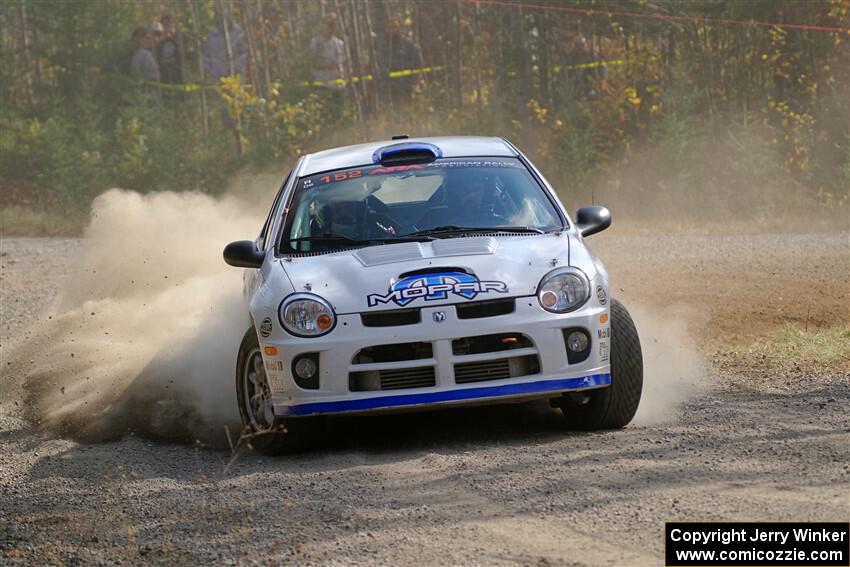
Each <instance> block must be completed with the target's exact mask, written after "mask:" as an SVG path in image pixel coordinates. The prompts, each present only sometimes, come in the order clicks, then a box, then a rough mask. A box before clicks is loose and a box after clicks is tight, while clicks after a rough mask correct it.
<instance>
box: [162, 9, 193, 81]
mask: <svg viewBox="0 0 850 567" xmlns="http://www.w3.org/2000/svg"><path fill="white" fill-rule="evenodd" d="M162 27H163V34H162V39H161V40H160V42H159V43H158V44H157V46H156V61H157V64H159V74H160V76H161V77H162V82H163V83H168V84H171V85H182V84H183V83H184V82H185V81H184V76H183V66H184V64H185V61H186V52H185V50H184V41H183V33H182V32H179V31H177V26H176V24H175V22H174V16H172V15H171V14H165V15H163V16H162Z"/></svg>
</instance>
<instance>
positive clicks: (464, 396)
mask: <svg viewBox="0 0 850 567" xmlns="http://www.w3.org/2000/svg"><path fill="white" fill-rule="evenodd" d="M438 312H440V313H441V314H442V316H441V317H435V315H434V314H435V313H438ZM608 316H609V313H608V306H607V305H606V306H601V305H597V304H595V298H594V302H592V303H588V304H587V305H586V306H585V307H583V308H582V309H580V310H578V311H576V312H573V313H567V314H564V315H557V314H553V313H549V312H546V311H544V310H543V309H542V308H541V307H540V306H539V304H538V302H537V298H536V297H518V298H516V303H515V311H514V312H513V313H510V314H506V315H498V316H493V317H485V318H477V319H458V318H457V315H456V312H455V309H454V306H453V305H441V306H436V307H430V306H429V307H422V308H421V320H420V322H419V323H417V324H412V325H402V326H392V327H365V326H364V325H363V324H362V322H361V319H360V315H359V314H348V315H340V316H339V317H338V320H337V324H336V327H335V329H334V330H333V331H332V332H331V333H330V334H328V335H327V336H324V337H321V338H317V339H301V338H297V337H292V336H289V335H286V334H285V333H283V332H281V333H279V334H276V336H272V337H270V338H267V339H261V344H262V345H263V346H274V347H276V348H277V351H278V354H277V355H276V356H268V355H264V358H265V366H266V372H267V375H268V378H269V385H270V387H271V391H272V404H273V406H274V410H275V414H276V415H278V416H305V415H317V414H331V413H376V412H381V411H388V410H412V409H415V408H418V407H422V406H427V407H431V406H443V405H458V404H461V405H473V404H480V403H488V402H494V401H502V400H504V401H520V400H527V399H534V398H545V397H555V396H558V395H559V394H560V393H562V392H569V391H579V390H587V389H592V388H602V387H606V386H609V385H610V384H611V376H610V365H609V351H610V339H609V337H610V334H609V333H610V321H608V320H607V319H608ZM570 327H579V328H583V329H586V330H587V331H588V333H589V335H590V339H591V344H590V354H589V356H588V357H587V359H585V360H583V361H582V362H579V363H575V364H570V363H569V361H568V359H567V350H566V347H565V344H564V334H563V329H565V328H570ZM496 333H516V334H522V335H525V336H526V337H527V338H528V339H530V341H531V345H530V346H529V347H526V348H517V349H513V350H502V351H497V352H485V353H481V354H455V353H454V352H453V349H452V341H453V340H455V339H463V338H466V337H476V336H483V335H489V334H496ZM411 342H427V343H430V344H431V345H432V356H431V357H430V358H424V359H421V358H420V359H416V360H405V361H396V362H377V363H369V364H355V363H354V362H353V361H354V359H355V356H356V355H357V353H358V352H360V351H361V349H364V348H368V347H373V346H377V345H395V344H400V343H411ZM303 353H318V354H319V369H320V371H319V389H315V390H307V389H302V388H300V387H299V386H298V385H297V384H296V383H295V381H294V380H293V378H292V375H291V361H292V360H293V359H294V358H295V357H296V356H298V355H299V354H303ZM523 356H524V357H532V356H536V357H537V359H538V361H539V364H538V366H537V367H535V370H537V371H536V372H534V373H532V374H528V375H523V376H516V377H511V378H503V379H484V380H481V381H473V382H471V383H462V384H459V383H456V381H455V366H456V365H459V364H465V363H466V364H469V363H484V364H487V363H497V362H498V361H500V360H502V359H505V358H510V357H523ZM423 367H433V368H434V371H433V376H434V384H433V386H429V387H415V388H405V389H394V390H370V391H351V389H350V385H349V374H350V373H355V372H364V371H380V370H399V369H404V368H423Z"/></svg>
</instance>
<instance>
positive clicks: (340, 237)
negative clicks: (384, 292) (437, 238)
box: [286, 232, 434, 245]
mask: <svg viewBox="0 0 850 567" xmlns="http://www.w3.org/2000/svg"><path fill="white" fill-rule="evenodd" d="M428 240H434V239H433V238H431V237H429V236H427V235H424V234H422V235H405V236H399V237H388V238H366V239H363V240H360V239H357V238H352V237H350V236H345V235H344V234H336V233H333V232H325V233H323V234H314V235H312V236H300V237H298V238H287V239H286V242H344V243H348V244H355V245H363V244H368V245H371V244H393V243H395V242H426V241H428Z"/></svg>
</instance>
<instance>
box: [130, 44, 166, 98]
mask: <svg viewBox="0 0 850 567" xmlns="http://www.w3.org/2000/svg"><path fill="white" fill-rule="evenodd" d="M133 42H134V44H135V46H136V51H135V52H134V53H133V57H132V59H131V60H130V75H131V76H132V77H133V78H134V79H136V80H139V81H146V82H148V83H159V66H158V65H157V64H156V57H154V54H153V49H154V43H153V35H152V34H151V31H150V30H149V29H148V28H144V27H139V28H136V30H135V31H134V32H133ZM145 91H146V92H148V93H149V94H150V96H151V100H152V101H153V103H154V105H156V106H159V103H160V93H159V87H158V86H156V85H155V84H151V85H146V86H145Z"/></svg>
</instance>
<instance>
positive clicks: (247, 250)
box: [224, 240, 266, 268]
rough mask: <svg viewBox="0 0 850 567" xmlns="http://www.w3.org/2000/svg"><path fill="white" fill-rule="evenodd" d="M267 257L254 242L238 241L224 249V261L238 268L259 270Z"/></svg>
mask: <svg viewBox="0 0 850 567" xmlns="http://www.w3.org/2000/svg"><path fill="white" fill-rule="evenodd" d="M265 257H266V253H265V252H261V251H260V250H257V245H256V244H254V241H253V240H237V241H236V242H231V243H230V244H228V245H227V246H225V247H224V261H225V262H227V263H228V264H230V265H231V266H236V267H237V268H259V267H261V266H262V265H263V260H264V259H265Z"/></svg>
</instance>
